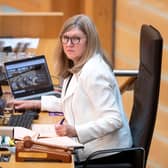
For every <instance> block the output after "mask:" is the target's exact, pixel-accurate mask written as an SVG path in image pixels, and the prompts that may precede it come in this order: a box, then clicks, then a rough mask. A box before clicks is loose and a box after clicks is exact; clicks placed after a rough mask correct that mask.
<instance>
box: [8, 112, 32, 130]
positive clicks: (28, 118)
mask: <svg viewBox="0 0 168 168" xmlns="http://www.w3.org/2000/svg"><path fill="white" fill-rule="evenodd" d="M33 120H34V116H33V115H29V114H28V112H26V113H23V114H17V115H11V116H10V118H9V121H8V124H7V125H8V126H18V127H25V128H28V129H31V125H32V123H33Z"/></svg>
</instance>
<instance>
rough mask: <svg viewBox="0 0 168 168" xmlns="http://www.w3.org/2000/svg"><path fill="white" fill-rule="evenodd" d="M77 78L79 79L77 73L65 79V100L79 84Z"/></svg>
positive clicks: (63, 90)
mask: <svg viewBox="0 0 168 168" xmlns="http://www.w3.org/2000/svg"><path fill="white" fill-rule="evenodd" d="M69 80H70V82H68V81H69ZM76 80H77V79H76V77H75V75H73V76H72V78H71V79H70V77H69V78H67V79H65V81H64V86H63V89H62V92H63V101H65V100H66V99H67V98H68V97H70V96H72V95H73V93H74V91H75V88H76V84H77V81H76Z"/></svg>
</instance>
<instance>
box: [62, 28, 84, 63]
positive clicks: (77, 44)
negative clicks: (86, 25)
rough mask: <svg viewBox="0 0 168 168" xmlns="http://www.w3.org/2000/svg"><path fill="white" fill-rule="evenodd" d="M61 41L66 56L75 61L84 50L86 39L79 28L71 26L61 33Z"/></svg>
mask: <svg viewBox="0 0 168 168" xmlns="http://www.w3.org/2000/svg"><path fill="white" fill-rule="evenodd" d="M61 42H62V45H63V50H64V52H65V54H66V56H67V58H69V59H70V60H72V61H73V62H74V63H76V62H77V61H78V60H79V59H80V58H81V57H82V55H83V54H84V52H85V49H86V43H87V39H86V35H85V34H84V33H83V32H82V31H81V30H80V29H79V28H73V29H71V30H69V31H67V32H65V33H64V34H63V36H62V37H61Z"/></svg>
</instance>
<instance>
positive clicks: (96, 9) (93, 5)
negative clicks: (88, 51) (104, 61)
mask: <svg viewBox="0 0 168 168" xmlns="http://www.w3.org/2000/svg"><path fill="white" fill-rule="evenodd" d="M84 2H85V3H84V11H85V14H87V15H89V16H90V17H91V18H92V19H93V21H94V22H95V24H96V27H97V30H98V33H99V35H100V39H101V43H102V46H103V47H104V49H105V50H106V51H107V53H108V54H109V55H110V56H111V54H112V17H113V16H112V15H113V14H112V7H113V1H112V0H106V1H104V0H97V1H95V0H85V1H84Z"/></svg>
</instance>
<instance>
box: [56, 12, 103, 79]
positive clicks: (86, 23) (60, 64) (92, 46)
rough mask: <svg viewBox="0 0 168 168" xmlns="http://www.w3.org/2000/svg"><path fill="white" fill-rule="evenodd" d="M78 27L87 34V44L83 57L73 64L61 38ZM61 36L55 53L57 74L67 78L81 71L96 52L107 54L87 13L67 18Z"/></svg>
mask: <svg viewBox="0 0 168 168" xmlns="http://www.w3.org/2000/svg"><path fill="white" fill-rule="evenodd" d="M76 27H77V28H78V29H79V30H81V31H82V32H83V33H84V34H85V35H86V38H87V44H86V50H85V53H84V54H83V56H82V57H81V59H80V60H79V61H78V63H77V64H73V62H72V60H70V59H68V58H67V57H66V55H65V53H64V51H63V46H62V43H61V40H60V39H61V37H62V35H63V34H64V33H65V32H67V31H69V30H71V29H73V28H76ZM59 37H60V39H59V42H58V45H57V49H56V53H55V61H56V65H55V69H56V72H57V75H58V76H60V77H63V78H66V77H68V76H69V75H70V74H73V73H77V72H79V71H80V70H81V68H82V67H83V65H84V64H85V63H86V61H87V60H88V59H89V58H90V57H92V56H93V55H94V53H100V54H101V55H102V56H103V57H104V56H105V53H104V51H103V49H102V48H101V45H100V40H99V36H98V33H97V30H96V27H95V25H94V23H93V22H92V20H91V19H90V18H89V17H88V16H86V15H82V14H81V15H75V16H73V17H70V18H69V19H68V20H66V21H65V23H64V25H63V27H62V29H61V31H60V33H59Z"/></svg>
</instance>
